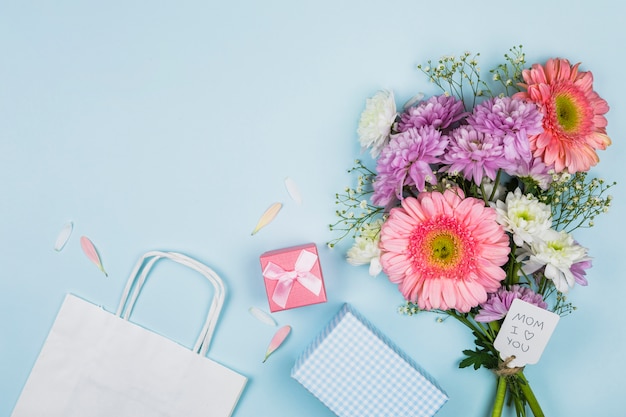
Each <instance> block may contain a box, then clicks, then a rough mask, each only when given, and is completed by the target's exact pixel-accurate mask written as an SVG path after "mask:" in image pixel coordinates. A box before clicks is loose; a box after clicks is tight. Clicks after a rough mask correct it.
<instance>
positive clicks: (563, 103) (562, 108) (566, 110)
mask: <svg viewBox="0 0 626 417" xmlns="http://www.w3.org/2000/svg"><path fill="white" fill-rule="evenodd" d="M554 104H555V106H556V118H557V120H558V122H559V125H560V126H561V128H563V130H564V131H565V132H574V131H576V130H577V129H578V126H579V125H580V121H581V116H582V115H581V114H580V109H579V106H577V105H576V102H575V101H574V100H573V99H572V97H570V96H569V95H568V94H559V95H557V96H556V97H555V99H554Z"/></svg>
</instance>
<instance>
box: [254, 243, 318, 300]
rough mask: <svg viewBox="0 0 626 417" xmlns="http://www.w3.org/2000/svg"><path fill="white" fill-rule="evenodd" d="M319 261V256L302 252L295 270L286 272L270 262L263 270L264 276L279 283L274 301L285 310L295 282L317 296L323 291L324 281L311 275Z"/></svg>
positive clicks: (274, 294) (273, 297) (273, 295)
mask: <svg viewBox="0 0 626 417" xmlns="http://www.w3.org/2000/svg"><path fill="white" fill-rule="evenodd" d="M316 261H317V255H315V254H314V253H312V252H309V251H307V250H302V251H300V254H299V255H298V259H297V260H296V264H295V265H294V268H293V270H291V271H286V270H284V269H283V268H281V267H280V266H279V265H276V264H275V263H273V262H268V263H267V265H266V266H265V269H264V270H263V276H264V277H265V278H267V279H271V280H273V281H278V284H276V287H275V288H274V293H273V294H272V301H274V303H276V304H277V305H279V306H280V307H281V308H285V305H286V304H287V299H288V298H289V293H290V292H291V288H292V287H293V283H294V281H298V282H299V283H300V284H302V286H303V287H304V288H306V289H307V290H309V291H310V292H312V293H313V294H315V295H316V296H317V295H319V294H320V291H321V290H322V279H321V278H320V277H317V276H315V275H314V274H313V273H311V269H312V268H313V266H314V265H315V262H316Z"/></svg>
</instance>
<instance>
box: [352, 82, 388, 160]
mask: <svg viewBox="0 0 626 417" xmlns="http://www.w3.org/2000/svg"><path fill="white" fill-rule="evenodd" d="M396 115H397V113H396V103H395V101H394V96H393V92H389V91H384V90H383V91H379V92H378V93H376V94H375V95H374V97H371V98H368V99H367V100H366V102H365V110H363V113H361V118H360V120H359V127H358V129H357V133H358V134H359V142H360V143H361V146H362V147H363V149H367V148H370V154H371V155H372V157H374V158H376V157H377V156H378V155H379V154H380V150H381V149H382V148H383V147H384V146H385V144H386V143H387V142H388V140H389V134H390V133H391V126H392V125H393V124H394V122H395V120H396Z"/></svg>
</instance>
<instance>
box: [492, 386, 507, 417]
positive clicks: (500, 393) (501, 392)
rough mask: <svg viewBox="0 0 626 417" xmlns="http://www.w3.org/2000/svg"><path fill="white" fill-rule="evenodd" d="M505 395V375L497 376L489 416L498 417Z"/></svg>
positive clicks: (500, 413)
mask: <svg viewBox="0 0 626 417" xmlns="http://www.w3.org/2000/svg"><path fill="white" fill-rule="evenodd" d="M505 396H506V377H504V376H499V377H498V388H497V390H496V398H495V399H494V401H493V410H492V411H491V417H500V416H501V415H502V409H503V408H504V397H505Z"/></svg>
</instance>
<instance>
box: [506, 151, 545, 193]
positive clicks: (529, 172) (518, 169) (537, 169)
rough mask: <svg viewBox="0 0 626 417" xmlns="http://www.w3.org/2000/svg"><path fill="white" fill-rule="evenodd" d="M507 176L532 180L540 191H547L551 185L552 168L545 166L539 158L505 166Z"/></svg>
mask: <svg viewBox="0 0 626 417" xmlns="http://www.w3.org/2000/svg"><path fill="white" fill-rule="evenodd" d="M504 170H505V171H506V173H507V174H509V175H513V176H516V177H520V178H532V179H533V181H535V182H536V183H537V185H538V186H539V187H540V188H541V189H542V190H547V189H548V188H549V187H550V184H551V183H552V174H550V171H552V172H554V166H546V164H544V163H543V160H542V159H541V158H532V159H531V160H530V161H528V162H520V163H519V164H517V165H515V164H507V165H506V166H505V167H504Z"/></svg>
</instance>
